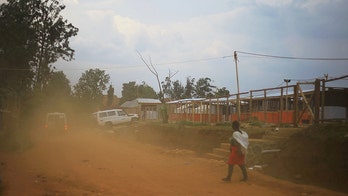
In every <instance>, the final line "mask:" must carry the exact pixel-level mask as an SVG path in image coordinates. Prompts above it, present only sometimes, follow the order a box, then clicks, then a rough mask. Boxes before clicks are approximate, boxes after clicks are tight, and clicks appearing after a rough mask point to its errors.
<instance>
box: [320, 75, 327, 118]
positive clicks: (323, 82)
mask: <svg viewBox="0 0 348 196" xmlns="http://www.w3.org/2000/svg"><path fill="white" fill-rule="evenodd" d="M325 88H326V87H325V80H322V90H321V116H320V117H321V123H323V122H324V120H325V119H324V114H325V113H324V112H325Z"/></svg>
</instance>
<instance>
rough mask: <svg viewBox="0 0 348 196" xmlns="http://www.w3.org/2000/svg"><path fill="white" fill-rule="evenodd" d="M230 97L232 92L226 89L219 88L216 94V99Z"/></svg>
mask: <svg viewBox="0 0 348 196" xmlns="http://www.w3.org/2000/svg"><path fill="white" fill-rule="evenodd" d="M229 95H230V91H229V90H227V89H226V87H222V88H217V91H216V92H215V96H216V97H227V96H229Z"/></svg>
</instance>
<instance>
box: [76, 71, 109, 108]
mask: <svg viewBox="0 0 348 196" xmlns="http://www.w3.org/2000/svg"><path fill="white" fill-rule="evenodd" d="M109 80H110V76H109V75H108V74H105V71H102V70H99V69H90V70H87V71H86V72H85V73H83V74H82V76H81V77H80V79H79V81H78V83H77V84H76V85H75V86H74V91H75V93H74V94H75V97H76V98H77V99H78V100H80V101H81V102H82V103H83V104H84V105H86V106H87V107H88V108H87V109H91V110H93V109H97V107H99V105H100V103H101V98H102V96H103V91H105V90H106V86H107V84H108V83H109Z"/></svg>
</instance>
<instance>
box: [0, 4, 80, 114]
mask: <svg viewBox="0 0 348 196" xmlns="http://www.w3.org/2000/svg"><path fill="white" fill-rule="evenodd" d="M64 8H65V6H64V5H61V4H60V3H59V1H58V0H8V1H7V3H3V4H1V5H0V27H1V28H0V78H1V80H2V82H1V84H0V101H3V100H6V99H7V100H9V99H11V100H13V102H15V104H13V105H16V106H18V107H19V109H16V110H17V111H19V113H20V107H21V106H22V104H23V101H22V100H28V99H29V98H30V96H33V95H37V94H41V93H42V91H43V90H44V87H46V86H47V84H48V82H49V80H50V76H51V73H52V71H53V70H54V68H53V67H52V63H54V62H56V61H57V60H58V59H59V58H62V59H64V60H71V59H72V58H73V54H74V50H73V49H72V48H70V46H69V39H70V38H71V37H72V36H75V35H76V34H77V32H78V29H77V28H76V27H74V26H73V25H72V24H70V23H68V22H67V20H64V19H63V17H62V16H60V12H61V11H62V10H63V9H64ZM33 87H35V88H36V89H37V90H38V91H39V92H40V93H32V89H33ZM40 96H41V95H40ZM3 105H4V104H3V103H1V102H0V107H3ZM23 108H27V107H23ZM13 109H14V108H13Z"/></svg>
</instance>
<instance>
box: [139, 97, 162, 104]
mask: <svg viewBox="0 0 348 196" xmlns="http://www.w3.org/2000/svg"><path fill="white" fill-rule="evenodd" d="M135 100H137V102H138V103H153V104H159V103H161V101H160V100H158V99H151V98H137V99H135Z"/></svg>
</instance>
